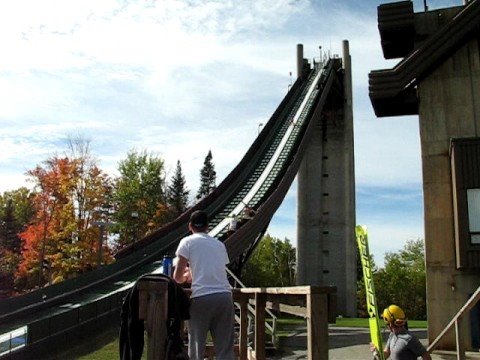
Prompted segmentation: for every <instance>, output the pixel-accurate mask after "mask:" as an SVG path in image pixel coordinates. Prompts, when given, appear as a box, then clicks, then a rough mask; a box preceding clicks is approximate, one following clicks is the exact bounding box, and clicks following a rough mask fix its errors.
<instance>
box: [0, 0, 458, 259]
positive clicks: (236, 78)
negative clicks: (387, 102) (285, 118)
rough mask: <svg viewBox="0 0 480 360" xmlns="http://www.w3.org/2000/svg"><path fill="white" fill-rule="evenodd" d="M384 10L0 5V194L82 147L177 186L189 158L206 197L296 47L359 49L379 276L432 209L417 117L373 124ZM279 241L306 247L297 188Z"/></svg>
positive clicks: (315, 4)
mask: <svg viewBox="0 0 480 360" xmlns="http://www.w3.org/2000/svg"><path fill="white" fill-rule="evenodd" d="M380 3H382V2H380V1H372V0H366V1H361V2H360V1H353V0H350V1H348V0H317V1H310V0H296V1H294V0H236V1H233V0H218V1H207V0H205V1H202V0H183V1H179V0H163V1H145V0H142V1H136V0H132V1H113V0H102V1H97V0H82V1H78V0H77V1H71V0H63V1H52V0H43V1H36V0H28V1H25V0H16V1H2V2H0V47H1V49H2V51H1V52H2V55H1V57H0V125H1V126H0V149H1V151H0V193H3V192H4V191H8V190H13V189H16V188H18V187H20V186H28V187H31V183H30V182H28V181H27V180H28V179H27V177H26V175H25V173H26V171H28V170H30V169H33V168H35V166H36V165H39V164H41V163H42V161H44V160H46V159H47V158H48V157H50V156H52V155H54V154H61V153H63V152H64V151H66V150H67V143H68V139H69V138H74V137H82V138H84V139H86V140H88V141H90V144H91V150H92V154H93V155H95V156H96V157H97V159H98V161H99V166H100V167H101V168H102V169H103V170H104V171H105V172H107V173H108V174H110V175H111V176H116V175H118V172H117V170H116V169H117V165H118V162H119V161H120V160H123V159H125V157H126V155H127V153H128V152H129V151H132V150H137V151H143V150H146V151H148V152H149V153H152V154H155V155H158V156H160V157H162V158H163V159H164V160H165V164H166V170H167V178H171V176H172V175H173V172H174V169H175V166H176V162H177V160H180V162H181V165H182V170H183V172H184V174H185V177H186V182H187V187H188V189H190V191H191V193H192V195H195V194H196V191H197V189H198V186H199V179H200V175H199V173H200V169H201V167H202V165H203V160H204V159H205V156H206V155H207V153H208V151H209V150H211V151H212V155H213V163H214V165H215V169H216V171H217V179H218V182H220V181H221V180H223V178H224V177H225V176H226V175H227V174H228V173H229V172H230V171H231V170H232V169H233V168H234V167H235V165H236V164H237V163H238V162H239V161H240V159H241V158H242V157H243V155H244V154H245V152H246V150H247V149H248V148H249V146H250V145H251V143H252V142H253V141H254V139H255V137H256V136H257V134H258V131H259V128H261V126H262V124H264V123H266V121H268V119H269V118H270V116H271V115H272V114H273V112H274V111H275V109H276V107H277V106H278V105H279V104H280V102H281V100H282V99H283V97H284V96H285V94H286V92H287V89H288V86H289V84H291V82H292V81H293V80H294V79H293V78H292V77H291V75H290V73H292V74H293V76H295V73H296V46H297V44H299V43H301V44H303V46H304V56H305V57H306V58H308V59H310V61H312V59H313V58H314V57H318V56H319V55H320V50H319V46H321V47H322V51H323V52H325V53H327V54H330V55H334V54H338V55H339V56H340V57H341V56H342V41H343V40H348V41H349V46H350V54H351V57H352V71H353V105H354V108H353V114H354V132H355V133H354V141H355V150H354V151H355V173H356V184H355V186H356V219H357V223H358V224H364V225H366V226H367V227H368V229H369V241H370V251H371V253H372V254H373V255H374V258H375V261H376V263H377V265H380V266H381V265H382V263H383V257H384V255H385V253H386V252H395V251H398V250H399V249H401V248H402V247H403V246H404V244H405V242H406V241H408V240H416V239H418V238H423V198H422V175H421V157H420V138H419V129H418V117H416V116H409V117H395V118H376V117H375V114H374V112H373V108H372V106H371V103H370V101H369V98H368V73H369V72H370V71H371V70H377V69H383V68H392V67H393V66H394V65H395V64H396V63H397V62H398V61H399V60H388V61H386V60H384V59H383V56H382V51H381V47H380V38H379V34H378V29H377V6H378V5H379V4H380ZM427 3H428V6H429V8H430V9H434V8H441V7H445V6H449V5H452V4H453V5H461V4H462V1H446V0H445V1H444V0H438V1H434V0H429V1H427ZM414 8H415V11H417V12H418V11H423V0H421V1H418V0H415V1H414ZM218 182H217V183H218ZM268 232H269V233H270V234H271V235H273V236H275V237H278V238H281V239H284V238H288V239H290V240H291V241H292V243H293V244H294V245H295V244H296V182H295V183H294V184H293V186H292V188H291V189H290V191H289V193H288V194H287V196H286V198H285V200H284V202H283V204H282V206H281V207H280V208H279V210H278V211H277V213H276V214H275V216H274V218H273V220H272V222H271V224H270V227H269V229H268Z"/></svg>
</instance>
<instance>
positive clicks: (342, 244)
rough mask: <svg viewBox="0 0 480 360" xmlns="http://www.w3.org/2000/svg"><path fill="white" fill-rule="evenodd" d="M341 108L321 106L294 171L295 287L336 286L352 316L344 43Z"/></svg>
mask: <svg viewBox="0 0 480 360" xmlns="http://www.w3.org/2000/svg"><path fill="white" fill-rule="evenodd" d="M344 57H345V59H346V60H345V61H344V74H345V75H344V78H343V82H344V87H345V89H344V97H345V101H344V106H343V108H340V109H339V108H338V107H332V106H328V104H327V105H326V106H325V108H324V111H323V112H322V115H321V117H319V118H314V119H312V120H311V121H314V133H313V136H312V139H311V141H310V144H309V145H308V148H307V150H306V153H305V155H304V158H303V160H302V163H301V165H300V169H299V172H298V190H297V196H298V201H297V207H298V208H297V284H298V285H335V286H337V287H338V292H337V295H338V303H337V305H338V306H337V309H338V312H339V314H342V315H344V316H355V315H356V300H355V299H356V257H355V254H356V248H355V238H354V227H355V187H354V167H353V166H354V165H353V123H352V120H353V115H352V91H351V90H352V88H351V67H350V54H349V52H348V42H344Z"/></svg>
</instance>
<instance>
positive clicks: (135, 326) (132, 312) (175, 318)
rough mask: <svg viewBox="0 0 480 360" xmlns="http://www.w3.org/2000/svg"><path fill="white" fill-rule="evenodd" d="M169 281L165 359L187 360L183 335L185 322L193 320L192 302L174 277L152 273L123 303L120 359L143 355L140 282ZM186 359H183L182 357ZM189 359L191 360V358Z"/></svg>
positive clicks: (134, 287) (132, 358) (145, 276)
mask: <svg viewBox="0 0 480 360" xmlns="http://www.w3.org/2000/svg"><path fill="white" fill-rule="evenodd" d="M142 280H148V281H165V282H168V315H167V323H166V326H167V340H166V344H165V345H166V346H165V348H166V356H165V359H177V358H179V357H178V356H177V355H180V356H181V357H180V358H185V356H183V355H181V353H182V351H183V340H182V338H181V336H180V330H181V329H180V326H181V322H182V320H188V319H189V318H190V314H189V307H190V299H189V297H188V295H187V294H186V293H185V291H184V290H183V288H182V287H181V286H180V285H178V284H177V283H176V282H175V281H174V280H173V279H172V278H170V277H169V276H167V275H163V274H148V275H144V276H141V277H140V278H138V279H137V282H136V283H135V285H134V286H133V288H132V289H131V290H130V291H129V292H128V293H127V295H126V296H125V299H124V300H123V305H122V311H121V326H120V349H119V350H120V359H121V360H140V359H141V357H142V352H143V346H144V342H143V336H144V330H145V329H144V324H143V320H140V319H139V318H138V288H137V284H138V282H139V281H142ZM182 356H183V357H182ZM187 358H188V357H187Z"/></svg>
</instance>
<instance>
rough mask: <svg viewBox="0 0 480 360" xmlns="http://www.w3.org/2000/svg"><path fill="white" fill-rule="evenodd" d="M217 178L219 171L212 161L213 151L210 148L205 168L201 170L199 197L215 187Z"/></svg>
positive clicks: (204, 164)
mask: <svg viewBox="0 0 480 360" xmlns="http://www.w3.org/2000/svg"><path fill="white" fill-rule="evenodd" d="M216 179H217V173H216V172H215V167H214V165H213V162H212V151H211V150H208V154H207V156H206V157H205V161H204V162H203V168H202V170H200V188H199V189H198V193H197V199H201V198H202V197H204V196H205V195H208V194H209V193H210V192H211V191H212V190H213V189H215V187H216V184H215V181H216Z"/></svg>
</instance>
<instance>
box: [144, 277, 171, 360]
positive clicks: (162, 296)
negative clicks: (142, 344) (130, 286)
mask: <svg viewBox="0 0 480 360" xmlns="http://www.w3.org/2000/svg"><path fill="white" fill-rule="evenodd" d="M137 287H138V299H139V306H138V317H139V319H141V320H146V330H147V344H148V350H147V360H162V359H164V358H165V339H166V337H167V326H166V320H167V312H168V283H166V282H158V281H139V282H138V284H137Z"/></svg>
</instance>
